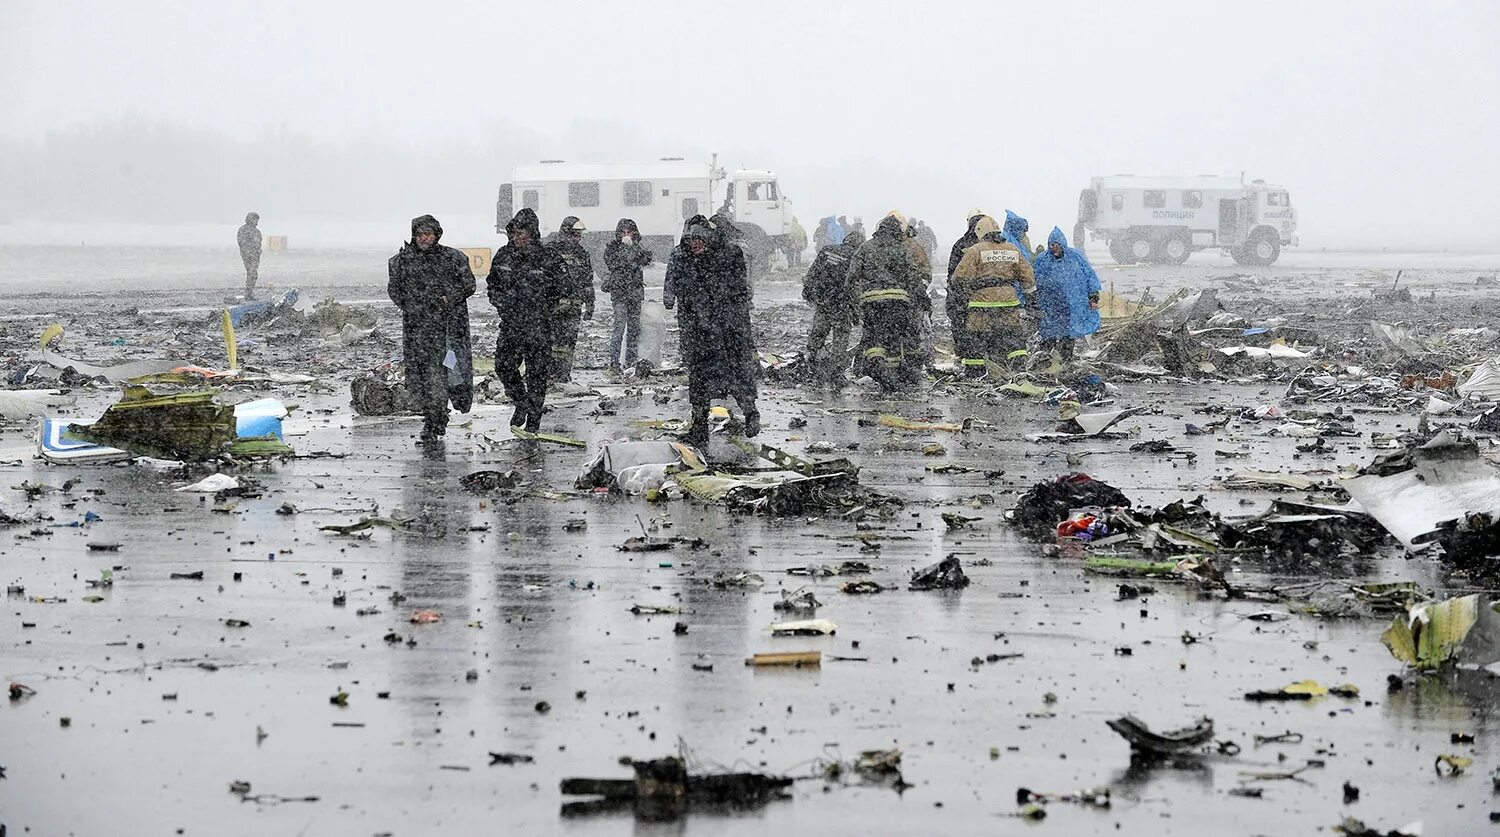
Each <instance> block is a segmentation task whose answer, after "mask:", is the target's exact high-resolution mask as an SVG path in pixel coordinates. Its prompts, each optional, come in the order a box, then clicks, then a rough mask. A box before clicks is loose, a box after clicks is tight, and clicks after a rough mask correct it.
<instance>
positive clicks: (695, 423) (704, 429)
mask: <svg viewBox="0 0 1500 837" xmlns="http://www.w3.org/2000/svg"><path fill="white" fill-rule="evenodd" d="M682 441H683V442H685V443H687V444H689V445H692V446H693V447H695V448H707V447H708V409H707V408H706V407H705V408H703V409H701V410H700V409H694V410H693V417H692V424H689V425H688V431H687V435H686V436H684V437H683V438H682Z"/></svg>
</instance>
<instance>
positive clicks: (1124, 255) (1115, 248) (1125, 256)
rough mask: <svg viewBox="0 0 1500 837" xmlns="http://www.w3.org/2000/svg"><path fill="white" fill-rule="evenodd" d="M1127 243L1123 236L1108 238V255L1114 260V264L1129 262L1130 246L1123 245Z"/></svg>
mask: <svg viewBox="0 0 1500 837" xmlns="http://www.w3.org/2000/svg"><path fill="white" fill-rule="evenodd" d="M1129 243H1130V242H1129V241H1128V240H1126V239H1123V238H1112V239H1110V241H1109V257H1110V258H1111V259H1114V260H1115V264H1130V248H1129V247H1126V246H1125V245H1127V244H1129Z"/></svg>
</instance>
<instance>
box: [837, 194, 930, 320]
mask: <svg viewBox="0 0 1500 837" xmlns="http://www.w3.org/2000/svg"><path fill="white" fill-rule="evenodd" d="M849 289H850V291H851V292H852V293H855V294H858V295H859V301H860V304H867V303H873V302H883V301H891V300H904V301H906V302H910V303H911V304H912V305H914V306H916V307H917V309H919V310H922V311H928V310H931V308H932V300H931V299H930V298H929V297H928V296H927V282H926V280H924V279H923V277H922V275H921V273H920V271H919V270H918V269H917V264H916V261H915V260H914V259H913V258H912V255H911V251H910V250H908V249H907V247H906V233H905V232H903V231H902V229H901V219H900V218H897V217H896V216H894V215H888V216H886V217H885V218H883V219H881V221H880V224H879V225H878V226H876V227H875V234H874V235H872V236H870V240H869V241H866V242H865V243H864V244H862V245H860V248H859V250H858V251H857V252H856V253H855V254H854V259H853V262H852V263H851V264H850V265H849Z"/></svg>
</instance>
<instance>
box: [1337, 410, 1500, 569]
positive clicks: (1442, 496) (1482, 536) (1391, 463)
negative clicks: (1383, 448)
mask: <svg viewBox="0 0 1500 837" xmlns="http://www.w3.org/2000/svg"><path fill="white" fill-rule="evenodd" d="M1344 487H1345V488H1346V489H1347V490H1348V491H1349V495H1350V496H1351V497H1353V498H1354V499H1355V500H1356V501H1358V502H1359V504H1360V505H1361V506H1363V507H1364V509H1365V511H1367V512H1368V513H1369V514H1370V515H1371V516H1372V517H1374V518H1375V519H1376V520H1377V521H1379V523H1380V525H1381V526H1384V527H1385V528H1386V530H1387V531H1389V532H1390V533H1391V534H1392V535H1393V536H1395V538H1396V539H1397V540H1399V541H1400V542H1401V544H1402V545H1403V546H1405V547H1406V548H1407V549H1408V550H1410V551H1412V552H1422V551H1424V550H1428V549H1430V548H1431V547H1432V546H1433V545H1435V544H1436V545H1439V546H1441V547H1442V550H1443V555H1444V557H1445V558H1446V559H1447V560H1448V561H1450V562H1451V563H1452V564H1453V565H1454V566H1456V567H1459V568H1461V569H1466V570H1471V571H1477V572H1480V573H1485V574H1489V573H1494V572H1495V571H1496V570H1497V569H1500V564H1497V560H1496V559H1497V557H1500V468H1497V467H1496V466H1495V465H1493V464H1492V463H1490V462H1489V461H1488V460H1487V459H1485V458H1484V457H1482V456H1481V455H1480V453H1479V446H1478V445H1477V444H1476V443H1475V442H1474V441H1473V440H1471V439H1465V438H1463V437H1462V436H1460V435H1458V434H1456V433H1454V432H1453V431H1451V430H1443V431H1439V432H1438V433H1437V434H1436V435H1435V436H1433V437H1432V438H1431V439H1429V440H1427V441H1426V442H1423V443H1420V444H1414V445H1412V446H1410V447H1408V448H1406V449H1405V450H1401V451H1397V452H1394V453H1390V454H1385V455H1382V456H1377V457H1376V458H1375V461H1374V462H1372V463H1370V464H1369V465H1368V466H1366V467H1365V468H1363V469H1361V471H1360V475H1359V476H1357V477H1355V478H1354V479H1351V480H1347V481H1345V483H1344Z"/></svg>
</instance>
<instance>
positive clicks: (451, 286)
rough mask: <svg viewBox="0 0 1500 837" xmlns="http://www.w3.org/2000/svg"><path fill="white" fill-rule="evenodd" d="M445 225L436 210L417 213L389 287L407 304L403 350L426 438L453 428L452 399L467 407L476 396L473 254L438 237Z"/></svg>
mask: <svg viewBox="0 0 1500 837" xmlns="http://www.w3.org/2000/svg"><path fill="white" fill-rule="evenodd" d="M442 237H443V227H442V225H441V224H439V223H438V220H437V219H436V218H434V217H432V216H431V215H422V216H420V217H417V218H413V219H412V222H411V241H410V242H407V243H406V244H404V245H403V246H402V247H401V249H400V250H399V251H397V253H396V255H394V256H392V257H391V260H390V263H389V276H390V280H389V282H388V283H387V285H386V293H387V294H389V295H390V298H391V301H392V302H394V303H396V307H397V308H399V309H401V356H402V362H403V364H404V366H405V369H406V389H407V393H408V394H409V396H410V398H411V400H412V403H414V404H415V405H416V406H417V409H419V410H420V411H421V413H422V420H423V421H422V436H421V438H422V441H423V442H435V441H436V440H437V439H439V438H440V437H442V435H443V434H444V433H445V432H446V431H447V429H448V402H450V401H451V402H453V406H454V407H456V408H458V411H459V412H461V413H467V412H468V411H469V408H470V407H471V406H472V405H473V402H474V356H473V352H472V350H471V348H470V344H469V297H471V296H473V295H474V272H473V271H472V270H471V269H470V268H469V259H468V257H466V256H465V255H464V254H463V253H461V252H459V251H458V250H455V249H453V248H452V247H445V246H443V245H442V244H439V243H438V242H439V241H440V240H441V239H442Z"/></svg>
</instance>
